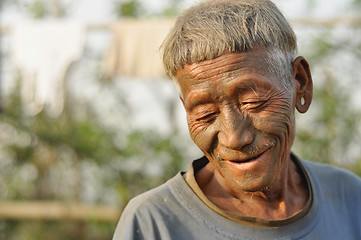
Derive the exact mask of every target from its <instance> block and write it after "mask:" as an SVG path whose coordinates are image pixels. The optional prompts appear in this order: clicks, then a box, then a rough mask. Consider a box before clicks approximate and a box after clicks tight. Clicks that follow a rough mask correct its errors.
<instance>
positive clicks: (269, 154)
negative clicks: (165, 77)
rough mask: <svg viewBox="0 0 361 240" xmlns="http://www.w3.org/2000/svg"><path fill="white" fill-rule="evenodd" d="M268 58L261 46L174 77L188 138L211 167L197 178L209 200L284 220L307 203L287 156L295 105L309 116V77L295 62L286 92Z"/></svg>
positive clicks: (305, 68) (301, 62)
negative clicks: (187, 129)
mask: <svg viewBox="0 0 361 240" xmlns="http://www.w3.org/2000/svg"><path fill="white" fill-rule="evenodd" d="M265 56H266V51H265V50H264V49H262V48H255V49H253V50H252V51H249V52H245V53H229V54H224V55H222V56H221V57H218V58H216V59H212V60H207V61H203V62H200V63H195V64H191V65H186V66H185V67H184V68H183V69H180V70H178V71H177V74H176V77H177V81H178V83H179V85H180V89H181V100H182V102H183V104H184V107H185V110H186V113H187V121H188V128H189V133H190V136H191V138H192V140H193V141H194V143H195V144H196V145H197V146H198V147H199V148H200V149H201V150H202V152H203V153H204V154H205V156H206V157H207V158H208V160H209V162H210V163H209V164H207V165H206V167H204V168H203V169H201V171H200V172H199V173H197V175H196V180H197V182H198V184H199V186H200V187H201V189H202V191H203V192H204V193H205V195H206V196H207V197H208V198H209V199H210V200H211V201H212V202H214V203H215V204H216V205H217V206H218V207H220V208H222V209H224V210H227V211H230V212H233V213H236V214H241V215H246V216H250V217H259V218H264V219H283V218H286V217H289V216H291V215H294V214H295V213H297V212H299V211H300V210H302V208H303V207H304V205H305V203H306V201H307V198H308V191H307V187H306V185H305V181H304V178H303V177H302V175H301V174H300V171H299V170H298V169H297V167H296V166H295V164H294V163H293V162H292V161H291V160H290V151H291V146H292V144H293V141H294V136H295V115H294V114H295V108H297V109H298V110H299V111H300V112H302V113H303V112H306V111H307V109H308V107H309V105H310V103H311V100H312V79H311V75H310V72H309V68H308V64H307V62H306V60H305V59H304V58H302V57H298V58H297V59H296V60H295V61H294V63H293V75H292V80H293V81H294V88H293V89H286V88H285V87H284V86H283V85H282V81H281V80H280V79H278V78H277V76H274V75H272V74H271V73H270V72H269V71H268V66H267V63H266V62H265V60H264V57H265ZM302 98H303V99H304V102H303V101H301V99H302Z"/></svg>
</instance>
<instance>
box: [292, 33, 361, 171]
mask: <svg viewBox="0 0 361 240" xmlns="http://www.w3.org/2000/svg"><path fill="white" fill-rule="evenodd" d="M334 31H335V30H334V29H324V30H323V32H322V33H320V34H319V35H318V36H317V37H316V38H315V39H313V41H312V44H311V46H309V48H308V51H309V52H308V56H306V58H307V59H308V60H309V62H310V65H311V67H312V72H317V73H318V74H316V75H314V95H313V103H312V106H311V111H310V112H309V113H307V115H308V116H309V117H308V118H307V122H302V121H301V123H303V124H298V129H297V131H296V133H297V136H296V142H295V148H296V151H298V152H299V153H300V155H301V156H302V157H304V158H306V159H310V160H312V161H316V162H324V163H330V164H333V165H338V166H342V167H346V168H349V169H350V170H351V171H353V172H355V173H356V174H359V175H360V176H361V174H360V173H361V171H360V166H361V151H360V150H361V149H360V147H359V142H360V140H361V129H360V126H361V124H360V123H361V110H360V108H357V107H355V100H354V99H353V98H352V97H353V95H354V94H355V93H354V90H355V89H357V88H358V87H360V81H359V79H358V75H357V71H358V69H359V68H360V67H361V61H360V58H359V56H360V51H361V45H360V43H359V42H357V41H353V39H354V38H347V36H346V37H343V36H338V37H335V35H337V34H335V33H334ZM358 32H359V29H357V28H354V29H349V31H348V33H349V34H350V33H351V34H354V35H355V36H357V35H358ZM338 35H339V34H338ZM345 57H347V58H345ZM343 58H344V59H346V60H348V61H349V63H348V64H346V63H345V62H343V61H342V59H343ZM341 64H343V65H341ZM340 66H344V67H343V68H342V67H340ZM350 66H351V67H350ZM300 118H304V116H300ZM300 120H302V119H300Z"/></svg>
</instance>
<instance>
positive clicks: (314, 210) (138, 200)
mask: <svg viewBox="0 0 361 240" xmlns="http://www.w3.org/2000/svg"><path fill="white" fill-rule="evenodd" d="M300 164H301V165H302V166H303V168H304V169H305V172H306V174H307V177H308V179H309V181H310V185H311V189H312V191H311V193H312V203H311V205H310V208H309V209H308V211H307V213H306V214H304V215H303V216H302V217H298V219H297V220H296V221H290V220H289V219H288V220H287V221H282V220H281V221H277V222H276V221H268V223H265V224H264V226H263V227H260V226H257V227H254V226H251V225H248V224H241V223H239V222H236V221H232V220H230V219H228V218H226V217H224V216H222V215H220V214H218V213H217V212H215V211H214V210H212V209H211V208H210V207H208V206H207V205H206V204H205V203H204V202H202V201H201V200H200V198H199V197H198V196H197V195H196V194H195V193H194V191H193V190H192V189H191V188H190V186H189V185H188V184H187V182H186V181H185V179H184V178H183V177H182V174H181V173H179V174H177V175H176V176H175V177H173V178H172V179H170V180H169V181H168V182H166V183H165V184H163V185H161V186H159V187H157V188H155V189H153V190H150V191H148V192H146V193H143V194H141V195H139V196H137V197H135V198H134V199H132V200H131V201H130V202H129V204H128V205H127V207H126V208H125V209H124V212H123V214H122V216H121V218H120V221H119V223H118V226H117V229H116V231H115V233H114V236H113V240H124V239H181V240H184V239H207V240H209V239H327V240H329V239H342V240H344V239H361V179H360V178H359V177H357V176H356V175H354V174H352V173H350V172H348V171H346V170H343V169H339V168H336V167H332V166H328V165H323V164H318V163H312V162H308V161H303V160H301V161H300ZM275 222H276V223H275Z"/></svg>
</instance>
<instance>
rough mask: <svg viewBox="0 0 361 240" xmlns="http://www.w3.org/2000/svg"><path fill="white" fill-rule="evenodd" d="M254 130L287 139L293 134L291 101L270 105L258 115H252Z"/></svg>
mask: <svg viewBox="0 0 361 240" xmlns="http://www.w3.org/2000/svg"><path fill="white" fill-rule="evenodd" d="M252 119H253V124H254V126H255V128H256V129H258V130H260V131H262V132H265V133H269V134H272V135H274V136H277V137H278V138H280V139H284V138H285V137H288V136H289V135H290V134H292V132H293V126H294V114H293V110H292V104H291V101H282V102H277V103H273V104H270V105H269V106H268V107H267V108H266V109H264V110H263V111H261V112H260V113H257V114H253V115H252Z"/></svg>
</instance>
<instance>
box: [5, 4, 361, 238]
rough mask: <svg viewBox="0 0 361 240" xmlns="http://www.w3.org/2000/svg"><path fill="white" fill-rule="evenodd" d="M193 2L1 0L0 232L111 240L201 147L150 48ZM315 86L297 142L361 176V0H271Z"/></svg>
mask: <svg viewBox="0 0 361 240" xmlns="http://www.w3.org/2000/svg"><path fill="white" fill-rule="evenodd" d="M194 2H195V1H193V0H167V1H157V0H103V1H96V0H76V1H71V0H2V1H1V25H0V34H1V36H0V44H1V52H0V54H1V55H0V57H1V62H0V63H1V75H0V77H1V78H0V79H1V82H0V83H1V84H0V93H1V95H0V239H6V240H18V239H19V240H32V239H55V240H56V239H77V240H79V239H80V240H81V239H94V240H100V239H111V237H112V234H113V232H114V229H115V227H116V224H117V221H118V219H119V216H120V214H121V211H122V208H123V207H124V206H125V205H126V203H127V202H128V201H129V199H130V198H132V197H133V196H135V195H137V194H139V193H141V192H144V191H146V190H148V189H150V188H153V187H155V186H157V185H160V184H162V183H163V182H165V181H166V180H167V179H169V178H170V177H172V176H174V175H175V174H176V173H177V172H178V171H180V170H186V169H187V168H188V165H189V164H190V162H191V161H192V160H193V159H195V158H197V157H200V156H201V153H200V152H199V151H198V150H197V148H196V147H195V146H194V145H193V144H192V142H191V140H190V139H189V137H188V132H187V126H186V120H185V113H184V111H183V108H182V106H181V104H180V101H179V100H178V94H177V92H176V89H175V87H174V86H173V83H172V81H171V80H168V79H166V77H165V74H164V72H163V69H162V65H161V61H160V54H159V45H160V44H161V42H162V40H163V38H164V36H165V35H166V34H167V32H168V30H169V28H170V26H171V25H172V23H173V22H174V18H175V16H177V15H178V14H179V13H180V12H181V11H182V10H184V9H185V8H187V7H189V6H191V5H192V4H193V3H194ZM275 3H276V4H277V5H278V6H279V7H280V9H281V10H282V11H283V12H284V14H285V16H286V17H287V18H288V19H289V21H290V22H291V25H292V26H293V28H294V30H295V32H296V35H297V36H298V43H299V54H300V55H303V56H304V57H306V59H307V60H308V61H309V63H310V65H311V70H312V73H313V80H314V84H315V89H314V101H313V103H312V106H311V109H310V111H309V112H308V113H307V114H305V115H297V124H298V125H297V137H296V141H295V146H294V150H293V151H294V152H295V153H296V154H298V155H299V156H300V157H302V158H305V159H309V160H311V161H317V162H325V163H330V164H333V165H337V166H342V167H344V168H348V169H350V170H351V171H353V172H354V173H356V174H358V175H360V176H361V148H360V142H361V127H360V119H361V118H360V116H361V106H360V102H361V78H360V77H361V71H360V69H361V1H360V0H333V1H327V0H317V1H316V0H304V1H299V0H277V1H275Z"/></svg>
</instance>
